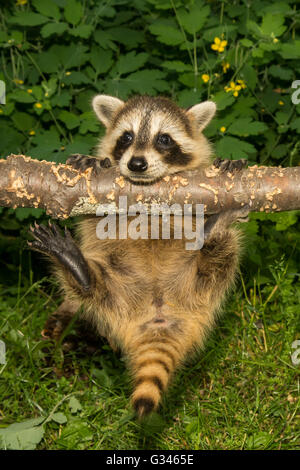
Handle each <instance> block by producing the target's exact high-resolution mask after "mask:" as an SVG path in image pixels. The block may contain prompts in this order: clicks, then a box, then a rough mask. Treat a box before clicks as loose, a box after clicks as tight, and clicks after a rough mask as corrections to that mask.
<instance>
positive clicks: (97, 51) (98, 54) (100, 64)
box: [90, 46, 113, 75]
mask: <svg viewBox="0 0 300 470" xmlns="http://www.w3.org/2000/svg"><path fill="white" fill-rule="evenodd" d="M90 61H91V64H92V66H93V67H94V69H95V71H96V74H97V75H100V74H101V73H106V72H107V71H108V70H109V69H110V67H111V66H112V64H113V59H112V52H111V51H107V50H105V49H102V48H100V47H96V46H93V47H92V50H91V55H90Z"/></svg>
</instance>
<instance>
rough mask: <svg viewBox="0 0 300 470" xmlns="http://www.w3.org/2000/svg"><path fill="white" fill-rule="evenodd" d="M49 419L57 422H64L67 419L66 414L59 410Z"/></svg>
mask: <svg viewBox="0 0 300 470" xmlns="http://www.w3.org/2000/svg"><path fill="white" fill-rule="evenodd" d="M51 419H52V421H55V422H56V423H58V424H65V423H66V422H67V421H68V420H67V418H66V416H65V415H64V414H63V413H61V412H58V413H54V414H53V415H52V417H51Z"/></svg>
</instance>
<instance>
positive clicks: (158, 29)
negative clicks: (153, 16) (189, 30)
mask: <svg viewBox="0 0 300 470" xmlns="http://www.w3.org/2000/svg"><path fill="white" fill-rule="evenodd" d="M149 30H150V32H151V33H152V34H154V35H155V36H157V40H158V41H159V42H162V43H163V44H167V45H168V46H177V45H178V44H181V43H182V42H183V41H184V37H183V34H182V32H181V31H180V29H178V28H176V27H173V26H168V25H166V24H163V23H159V22H157V23H153V24H152V25H150V26H149Z"/></svg>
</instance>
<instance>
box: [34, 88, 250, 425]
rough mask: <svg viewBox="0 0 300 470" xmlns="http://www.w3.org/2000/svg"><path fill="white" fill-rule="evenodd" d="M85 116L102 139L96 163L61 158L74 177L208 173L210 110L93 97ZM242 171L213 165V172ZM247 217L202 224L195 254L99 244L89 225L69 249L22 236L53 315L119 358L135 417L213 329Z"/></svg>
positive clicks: (145, 244)
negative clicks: (129, 381)
mask: <svg viewBox="0 0 300 470" xmlns="http://www.w3.org/2000/svg"><path fill="white" fill-rule="evenodd" d="M92 106H93V109H94V111H95V113H96V115H97V116H98V118H99V120H100V121H101V122H102V123H103V124H104V126H105V127H106V133H105V135H104V137H103V138H102V140H101V141H100V143H99V145H98V147H97V151H96V156H95V157H91V156H82V155H73V156H71V157H70V158H69V160H68V161H67V163H68V164H70V165H73V167H74V168H77V169H81V170H83V169H86V168H87V167H92V168H93V169H94V171H95V172H96V173H98V172H101V171H103V170H102V168H106V167H109V166H119V169H120V173H121V175H123V176H124V177H125V178H126V179H128V180H129V181H130V182H131V183H132V184H147V185H149V184H153V183H154V182H156V181H158V180H160V179H162V178H164V177H165V176H167V175H171V174H174V173H178V172H180V171H183V170H192V169H198V168H205V167H207V166H209V165H211V163H212V147H211V144H210V143H209V142H208V140H207V139H206V138H205V136H204V135H203V133H202V131H203V129H204V128H205V127H206V126H207V125H208V123H209V122H210V121H211V119H212V118H213V116H214V114H215V112H216V106H215V104H214V103H213V102H211V101H205V102H203V103H199V104H196V105H195V106H192V107H191V108H189V109H182V108H180V107H178V106H177V105H176V104H175V103H174V102H172V101H171V100H169V99H168V98H164V97H149V96H136V97H133V98H131V99H129V100H128V101H127V102H123V101H122V100H120V99H118V98H115V97H111V96H106V95H97V96H96V97H95V98H94V99H93V102H92ZM245 163H246V162H245V161H240V160H239V161H226V160H225V161H222V160H220V159H217V160H215V166H217V167H218V168H219V169H220V171H225V170H230V171H235V170H239V169H241V168H242V167H243V166H244V165H245ZM247 213H248V211H247V208H245V209H243V210H242V211H226V212H223V213H221V214H219V215H213V216H211V217H209V218H208V219H207V221H206V222H205V243H204V246H203V248H202V249H201V250H198V251H196V250H195V251H187V250H186V249H185V240H184V239H183V240H174V239H171V240H165V239H158V240H157V239H156V240H152V239H148V240H143V239H138V240H132V239H129V238H128V239H126V240H124V239H122V240H118V239H116V240H108V239H106V240H100V239H98V238H97V236H96V226H97V223H98V222H99V218H97V217H86V218H85V219H84V220H83V221H82V222H81V223H80V225H79V227H78V235H79V240H80V241H79V242H78V243H77V242H75V241H74V240H73V238H72V236H71V234H70V232H69V231H68V230H65V233H64V234H62V233H61V231H60V230H59V229H58V228H57V226H56V225H55V224H52V223H50V224H49V227H45V226H39V225H35V227H34V228H32V229H31V230H32V234H33V237H34V241H33V242H30V247H31V248H32V249H33V250H36V251H39V252H41V253H44V254H46V255H48V256H49V257H50V259H51V260H52V262H53V264H54V267H55V273H56V276H57V277H58V279H59V281H60V284H61V286H62V288H63V290H64V292H65V299H66V300H65V301H64V302H63V304H62V306H61V308H60V311H61V312H66V311H69V312H70V315H72V313H74V312H75V311H76V310H77V309H78V308H79V307H80V306H83V309H84V314H83V315H84V317H85V318H86V319H87V320H88V321H89V322H91V323H92V324H93V325H94V326H95V328H96V330H97V332H98V333H99V334H100V335H102V336H105V337H106V338H107V339H108V341H109V342H110V344H111V346H112V348H113V349H120V350H121V351H122V353H123V354H124V355H125V357H126V358H127V361H128V365H129V368H130V370H131V374H132V378H133V393H132V398H131V401H132V405H133V407H134V409H135V410H136V412H137V415H138V416H139V417H143V416H145V415H147V414H148V413H150V412H152V411H153V410H156V409H157V408H158V405H159V403H160V401H161V398H162V395H163V393H164V392H165V391H166V389H167V387H168V385H169V383H170V381H171V378H172V376H173V374H174V372H175V370H176V369H178V368H179V367H180V365H181V364H182V363H183V361H184V360H185V359H186V358H187V356H189V355H190V354H191V353H192V352H193V351H195V350H196V349H197V348H199V347H200V348H202V347H203V345H204V341H205V338H206V337H207V335H208V333H209V331H210V330H211V329H212V328H213V327H214V325H215V322H216V319H217V317H218V313H219V312H220V308H221V305H222V303H223V301H224V299H225V297H226V293H227V292H228V290H229V289H230V288H231V287H232V286H233V284H234V281H235V276H236V272H237V268H238V264H239V257H240V248H241V237H240V233H239V231H238V229H237V228H234V227H231V223H232V222H234V221H236V220H238V219H239V220H243V219H245V220H246V217H247Z"/></svg>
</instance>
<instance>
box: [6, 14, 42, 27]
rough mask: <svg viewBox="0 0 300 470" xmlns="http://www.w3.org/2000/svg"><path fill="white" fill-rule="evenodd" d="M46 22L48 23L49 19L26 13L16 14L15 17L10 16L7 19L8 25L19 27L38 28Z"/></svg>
mask: <svg viewBox="0 0 300 470" xmlns="http://www.w3.org/2000/svg"><path fill="white" fill-rule="evenodd" d="M47 21H49V18H47V17H46V16H43V15H40V14H39V13H31V12H26V11H23V12H18V13H17V14H16V16H12V17H11V18H9V19H8V22H9V23H14V24H19V25H21V26H38V25H41V24H44V23H46V22H47Z"/></svg>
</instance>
